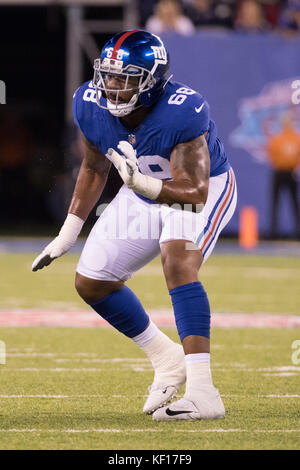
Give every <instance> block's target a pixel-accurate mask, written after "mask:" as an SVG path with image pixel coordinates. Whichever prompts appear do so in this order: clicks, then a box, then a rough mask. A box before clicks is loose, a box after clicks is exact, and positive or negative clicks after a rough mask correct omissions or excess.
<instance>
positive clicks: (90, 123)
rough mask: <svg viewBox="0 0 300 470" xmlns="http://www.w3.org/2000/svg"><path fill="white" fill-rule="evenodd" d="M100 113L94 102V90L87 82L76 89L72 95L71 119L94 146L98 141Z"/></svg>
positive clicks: (89, 82)
mask: <svg viewBox="0 0 300 470" xmlns="http://www.w3.org/2000/svg"><path fill="white" fill-rule="evenodd" d="M100 111H101V109H100V108H99V106H98V105H97V102H96V90H95V88H94V87H93V85H92V81H91V80H89V81H88V82H85V83H84V84H83V85H81V86H80V87H79V88H77V90H76V91H75V93H74V95H73V117H74V122H75V124H76V125H77V126H78V127H79V129H80V130H81V132H82V133H83V135H84V136H85V137H86V139H87V140H88V141H89V142H91V143H92V144H94V145H97V142H99V139H100V135H99V131H100V126H99V116H100V114H101V113H100Z"/></svg>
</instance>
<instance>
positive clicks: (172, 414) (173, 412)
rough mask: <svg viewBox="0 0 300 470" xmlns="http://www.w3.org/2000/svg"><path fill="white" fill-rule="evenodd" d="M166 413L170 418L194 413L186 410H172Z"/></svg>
mask: <svg viewBox="0 0 300 470" xmlns="http://www.w3.org/2000/svg"><path fill="white" fill-rule="evenodd" d="M166 413H167V415H168V416H176V415H181V414H183V413H192V411H189V410H186V411H173V410H170V408H167V409H166Z"/></svg>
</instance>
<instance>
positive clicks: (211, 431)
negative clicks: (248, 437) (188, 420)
mask: <svg viewBox="0 0 300 470" xmlns="http://www.w3.org/2000/svg"><path fill="white" fill-rule="evenodd" d="M0 432H1V433H8V432H9V433H70V434H75V433H78V434H80V433H124V434H126V433H137V432H143V433H148V432H154V433H156V432H157V433H159V432H167V433H170V432H176V433H177V432H178V433H187V432H189V433H249V434H252V433H283V434H285V433H300V429H253V430H251V429H223V428H215V429H151V428H145V429H36V428H33V429H15V428H12V429H0Z"/></svg>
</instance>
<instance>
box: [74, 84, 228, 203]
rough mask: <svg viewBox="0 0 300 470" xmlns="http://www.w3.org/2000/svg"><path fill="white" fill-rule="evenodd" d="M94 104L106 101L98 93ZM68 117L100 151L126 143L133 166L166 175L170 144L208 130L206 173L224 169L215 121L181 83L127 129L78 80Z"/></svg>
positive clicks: (200, 99)
mask: <svg viewBox="0 0 300 470" xmlns="http://www.w3.org/2000/svg"><path fill="white" fill-rule="evenodd" d="M100 102H101V104H102V103H103V104H104V105H106V100H105V99H104V98H103V97H102V96H101V98H100ZM73 115H74V121H75V124H76V125H77V126H78V127H79V128H80V130H81V131H82V133H83V134H84V136H85V137H86V139H87V140H88V141H89V142H91V143H92V144H93V145H95V146H96V147H97V148H99V149H100V150H101V151H102V152H103V153H104V155H105V154H106V153H107V150H108V149H109V148H110V147H111V148H113V149H115V150H116V151H118V149H117V145H118V143H119V141H120V140H126V141H129V142H130V143H131V144H132V145H133V147H134V148H135V150H136V155H137V158H138V161H139V170H140V171H141V173H143V174H145V175H150V176H153V177H155V178H159V179H171V178H172V176H171V172H170V156H171V152H172V150H173V148H174V147H175V146H176V145H177V144H180V143H182V142H188V141H190V140H193V139H196V138H197V137H199V136H200V135H202V134H204V133H205V132H208V134H207V135H206V141H207V145H208V149H209V154H210V176H217V175H220V174H221V173H224V172H225V171H227V170H228V169H229V168H230V165H229V162H228V159H227V156H226V153H225V150H224V147H223V144H222V142H221V141H220V140H219V139H218V136H217V128H216V125H215V123H214V121H213V120H212V119H211V118H210V110H209V105H208V103H207V102H206V101H205V100H204V98H203V97H202V96H201V95H200V94H199V93H197V92H196V91H194V90H192V89H191V88H189V87H187V86H186V85H183V84H181V83H178V82H173V81H170V82H168V83H167V85H166V87H165V91H164V93H163V94H162V96H161V97H160V99H159V100H158V101H157V103H156V104H155V105H154V107H153V108H152V109H151V111H150V113H149V114H148V115H147V116H146V118H145V119H144V120H143V122H142V123H141V124H140V125H139V126H138V127H136V128H135V129H130V128H129V127H127V126H126V124H125V123H123V122H122V121H121V119H120V118H118V117H115V116H113V115H112V114H111V113H110V112H109V111H108V110H105V109H102V108H99V106H98V105H97V103H96V90H95V89H94V88H93V86H92V82H86V83H84V84H83V85H82V86H81V87H80V88H78V90H77V91H76V93H75V95H74V99H73ZM138 196H139V197H141V198H143V199H145V198H144V197H143V196H141V195H139V194H138ZM149 202H150V200H149ZM152 202H153V201H152Z"/></svg>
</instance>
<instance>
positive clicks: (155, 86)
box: [93, 30, 170, 117]
mask: <svg viewBox="0 0 300 470" xmlns="http://www.w3.org/2000/svg"><path fill="white" fill-rule="evenodd" d="M169 66H170V61H169V54H168V52H167V50H166V48H165V46H164V44H163V42H162V41H161V39H160V38H159V37H158V36H155V35H154V34H151V33H148V32H146V31H140V30H132V31H125V32H123V33H118V34H116V35H115V36H113V38H112V39H110V40H109V41H108V42H107V43H106V44H105V46H104V47H103V49H102V52H101V56H100V59H96V60H95V62H94V77H93V86H94V87H95V89H96V98H97V104H98V106H99V107H100V108H104V109H108V110H109V111H110V112H111V113H112V114H113V115H114V116H118V117H121V116H126V115H127V114H130V113H131V112H132V111H133V110H135V109H137V108H139V107H140V106H151V105H152V104H154V103H155V101H156V100H157V99H158V98H159V97H160V96H161V94H162V93H163V91H164V87H165V85H166V83H167V81H168V80H167V74H168V70H169ZM112 75H113V76H115V77H118V79H119V83H120V84H121V86H120V88H118V89H111V88H108V87H107V80H108V79H109V78H110V77H111V76H112ZM112 92H113V94H114V98H113V101H110V100H109V99H108V94H111V93H112ZM120 92H134V95H133V96H132V98H131V99H130V101H129V102H128V103H124V101H122V99H120V98H119V94H120ZM101 95H102V96H103V98H105V100H104V101H103V100H100V98H101Z"/></svg>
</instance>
